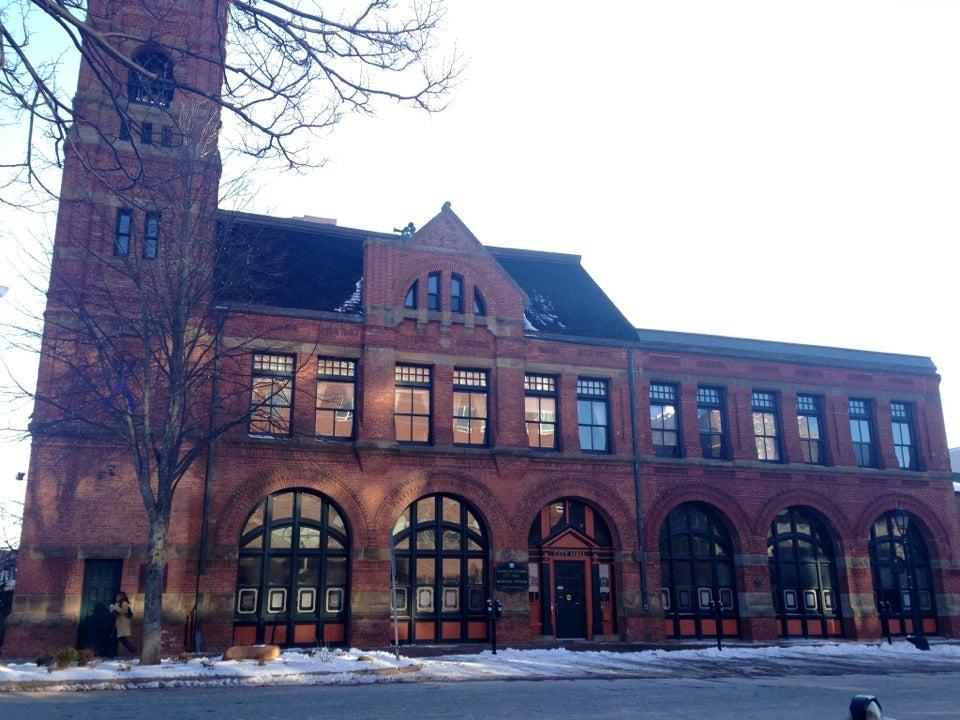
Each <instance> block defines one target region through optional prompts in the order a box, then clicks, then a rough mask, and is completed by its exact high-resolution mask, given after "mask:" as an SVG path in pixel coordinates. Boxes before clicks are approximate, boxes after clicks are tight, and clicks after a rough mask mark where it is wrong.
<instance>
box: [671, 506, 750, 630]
mask: <svg viewBox="0 0 960 720" xmlns="http://www.w3.org/2000/svg"><path fill="white" fill-rule="evenodd" d="M660 578H661V580H660V584H661V588H660V597H661V602H662V604H663V614H664V617H665V618H666V621H667V634H668V635H672V636H673V637H698V638H700V637H704V636H712V635H716V634H717V623H716V620H715V618H714V614H713V612H712V611H711V609H710V601H711V600H719V601H720V602H721V603H722V605H723V614H722V619H723V628H722V630H723V634H724V635H726V636H728V637H729V636H734V637H736V636H737V635H739V625H738V622H737V590H736V582H735V575H734V567H733V543H732V542H731V541H730V534H729V533H728V532H727V529H726V526H725V525H724V523H723V521H722V520H721V519H720V516H719V515H718V514H717V513H716V512H715V511H714V510H713V509H712V508H710V507H709V506H707V505H704V504H703V503H693V502H690V503H684V504H683V505H678V506H677V507H675V508H674V509H673V510H672V511H671V512H670V514H669V515H668V516H667V519H666V520H664V521H663V526H662V527H661V528H660Z"/></svg>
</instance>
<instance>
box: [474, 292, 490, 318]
mask: <svg viewBox="0 0 960 720" xmlns="http://www.w3.org/2000/svg"><path fill="white" fill-rule="evenodd" d="M473 314H474V315H476V316H477V317H486V316H487V301H486V299H485V298H484V297H483V293H482V292H480V288H478V287H477V286H476V285H474V286H473Z"/></svg>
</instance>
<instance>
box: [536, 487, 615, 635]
mask: <svg viewBox="0 0 960 720" xmlns="http://www.w3.org/2000/svg"><path fill="white" fill-rule="evenodd" d="M529 545H530V592H529V597H530V624H531V631H532V632H533V634H534V635H552V636H554V637H557V638H586V639H587V640H592V639H594V638H596V637H598V636H609V635H614V634H615V633H616V632H617V621H616V612H615V607H614V589H613V585H614V577H613V575H614V573H613V537H612V536H611V534H610V529H609V528H608V527H607V523H606V522H605V521H604V519H603V517H601V515H600V513H598V512H597V511H596V510H594V509H593V508H592V507H590V506H589V505H587V504H586V503H584V502H582V501H580V500H576V499H573V498H561V499H559V500H555V501H553V502H552V503H550V504H549V505H547V506H546V507H544V508H542V509H541V510H540V512H539V513H538V514H537V517H536V518H535V519H534V521H533V525H532V526H531V527H530V537H529Z"/></svg>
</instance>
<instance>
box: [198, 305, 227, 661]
mask: <svg viewBox="0 0 960 720" xmlns="http://www.w3.org/2000/svg"><path fill="white" fill-rule="evenodd" d="M214 310H215V311H216V312H217V331H216V335H215V337H214V341H213V353H214V359H213V387H212V388H211V391H210V418H209V421H208V425H207V433H208V435H207V437H209V438H210V444H209V446H208V447H207V463H206V468H205V469H204V474H203V514H202V516H201V519H200V547H199V548H198V552H197V573H196V582H195V585H194V589H193V649H194V652H202V647H201V646H202V640H203V637H202V633H201V625H202V623H201V618H202V617H203V596H202V594H201V593H200V576H201V575H203V573H205V572H206V570H207V554H208V553H207V536H208V535H209V527H210V507H211V505H212V503H213V498H212V494H213V492H212V488H211V485H212V484H213V473H214V470H215V467H216V463H215V458H214V456H215V454H216V440H215V438H214V437H213V433H214V430H215V428H216V411H217V407H218V406H219V404H220V340H221V337H222V330H223V317H222V314H221V313H222V312H223V311H225V310H226V308H223V307H216V308H214Z"/></svg>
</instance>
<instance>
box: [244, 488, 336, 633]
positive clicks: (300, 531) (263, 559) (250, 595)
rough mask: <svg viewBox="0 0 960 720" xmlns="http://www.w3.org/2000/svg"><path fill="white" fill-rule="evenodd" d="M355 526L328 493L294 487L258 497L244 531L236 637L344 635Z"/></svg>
mask: <svg viewBox="0 0 960 720" xmlns="http://www.w3.org/2000/svg"><path fill="white" fill-rule="evenodd" d="M349 566H350V532H349V530H348V528H347V525H346V522H345V520H344V517H343V514H342V513H341V512H340V510H339V509H338V508H337V507H336V506H335V505H334V504H333V503H332V502H331V501H330V500H329V499H327V498H326V497H324V496H322V495H319V494H316V493H313V492H309V491H306V490H288V491H284V492H280V493H276V494H274V495H269V496H268V497H266V498H264V499H263V500H261V501H260V503H259V504H258V505H257V507H256V508H254V510H253V512H252V513H250V516H249V517H248V518H247V521H246V523H245V524H244V526H243V530H242V531H241V533H240V559H239V567H238V570H237V596H236V605H235V610H234V642H236V643H238V644H251V643H263V642H266V643H274V644H278V645H316V644H317V643H324V644H327V643H329V644H339V643H343V642H345V641H346V625H347V603H348V596H349V587H350V585H349Z"/></svg>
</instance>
